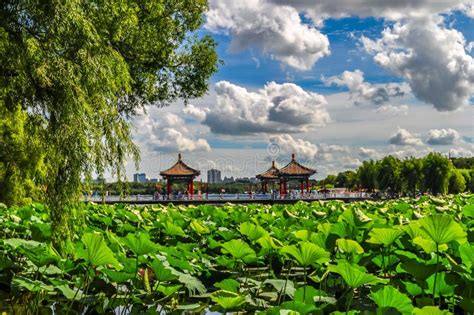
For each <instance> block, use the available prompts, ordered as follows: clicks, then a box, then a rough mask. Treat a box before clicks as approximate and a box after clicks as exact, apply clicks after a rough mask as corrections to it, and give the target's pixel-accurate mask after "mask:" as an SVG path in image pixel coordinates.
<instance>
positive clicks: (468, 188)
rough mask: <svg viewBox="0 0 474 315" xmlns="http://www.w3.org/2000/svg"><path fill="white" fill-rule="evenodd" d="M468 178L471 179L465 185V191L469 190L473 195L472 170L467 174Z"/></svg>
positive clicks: (473, 177) (473, 181)
mask: <svg viewBox="0 0 474 315" xmlns="http://www.w3.org/2000/svg"><path fill="white" fill-rule="evenodd" d="M469 176H470V177H471V179H470V180H469V182H468V183H467V184H466V186H467V190H469V191H470V192H472V193H474V170H472V171H470V172H469Z"/></svg>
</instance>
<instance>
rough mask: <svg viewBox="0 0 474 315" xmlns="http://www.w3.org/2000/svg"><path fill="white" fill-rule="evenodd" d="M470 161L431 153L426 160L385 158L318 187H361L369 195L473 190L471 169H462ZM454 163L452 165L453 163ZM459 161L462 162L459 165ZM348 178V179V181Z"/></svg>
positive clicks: (330, 179)
mask: <svg viewBox="0 0 474 315" xmlns="http://www.w3.org/2000/svg"><path fill="white" fill-rule="evenodd" d="M470 159H471V158H452V159H449V158H448V157H445V156H443V155H442V154H440V153H430V154H428V155H426V156H425V157H421V158H415V157H408V158H405V159H403V160H400V159H399V158H397V157H395V156H386V157H384V158H383V159H381V160H379V161H374V160H370V161H364V162H363V163H362V165H361V166H359V167H358V168H357V170H356V173H357V176H356V177H352V176H348V174H352V172H350V171H342V172H340V173H339V174H337V176H335V175H328V176H327V177H326V178H325V179H323V180H322V181H321V182H320V184H321V185H322V184H323V183H328V182H331V183H334V185H335V186H336V187H345V188H350V189H352V188H354V187H360V188H362V189H365V190H367V191H369V192H372V191H374V190H379V191H382V192H389V193H396V194H399V193H408V194H410V195H416V193H418V192H429V193H432V194H434V195H437V194H445V193H447V192H449V193H460V192H464V191H466V190H469V191H471V192H472V191H474V168H471V169H464V167H465V166H466V165H467V166H469V165H470V164H469V163H468V162H469V161H470ZM453 160H454V161H457V163H456V164H455V165H458V166H460V168H456V167H455V165H453V164H454V163H453V162H452V161H453ZM460 161H462V163H461V162H460ZM348 178H351V180H347V179H348Z"/></svg>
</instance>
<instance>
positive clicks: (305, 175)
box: [278, 153, 316, 195]
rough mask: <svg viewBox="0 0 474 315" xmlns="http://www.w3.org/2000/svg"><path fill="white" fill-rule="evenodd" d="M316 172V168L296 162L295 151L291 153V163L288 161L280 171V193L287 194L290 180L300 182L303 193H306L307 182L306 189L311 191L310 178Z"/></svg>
mask: <svg viewBox="0 0 474 315" xmlns="http://www.w3.org/2000/svg"><path fill="white" fill-rule="evenodd" d="M315 173H316V170H313V169H311V168H309V167H306V166H303V165H301V164H300V163H298V162H296V159H295V154H294V153H293V154H292V155H291V161H290V163H288V164H287V165H286V166H284V167H282V168H281V169H280V170H279V171H278V178H279V180H280V195H286V194H287V183H288V182H289V181H298V182H300V183H301V193H304V191H305V184H306V191H307V192H309V191H310V187H309V178H310V177H311V176H312V175H313V174H315Z"/></svg>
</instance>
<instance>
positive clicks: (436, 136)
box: [426, 128, 461, 145]
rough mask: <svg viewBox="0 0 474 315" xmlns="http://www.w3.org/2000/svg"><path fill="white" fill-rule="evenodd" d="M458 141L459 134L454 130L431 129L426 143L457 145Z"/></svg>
mask: <svg viewBox="0 0 474 315" xmlns="http://www.w3.org/2000/svg"><path fill="white" fill-rule="evenodd" d="M460 139H461V136H460V135H459V132H457V131H456V130H454V129H451V128H448V129H431V130H430V131H429V132H428V138H427V139H426V143H428V144H431V145H449V144H454V143H457V142H458V141H459V140H460Z"/></svg>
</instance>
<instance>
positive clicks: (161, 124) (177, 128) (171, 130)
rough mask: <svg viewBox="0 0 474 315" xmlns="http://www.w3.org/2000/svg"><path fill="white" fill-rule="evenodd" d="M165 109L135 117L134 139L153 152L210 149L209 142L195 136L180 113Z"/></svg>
mask: <svg viewBox="0 0 474 315" xmlns="http://www.w3.org/2000/svg"><path fill="white" fill-rule="evenodd" d="M163 111H164V109H158V110H155V111H152V110H151V111H150V112H149V113H148V114H141V115H138V116H137V117H135V119H134V127H135V131H134V139H135V140H136V141H138V143H139V144H140V146H141V147H142V148H146V149H147V150H149V151H152V152H176V151H179V152H193V151H209V150H210V146H209V143H207V141H206V140H205V139H202V138H194V137H193V136H192V135H191V132H190V131H189V130H188V129H187V128H186V127H185V122H184V120H183V119H182V118H181V117H179V116H178V115H176V114H174V113H170V112H163Z"/></svg>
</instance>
